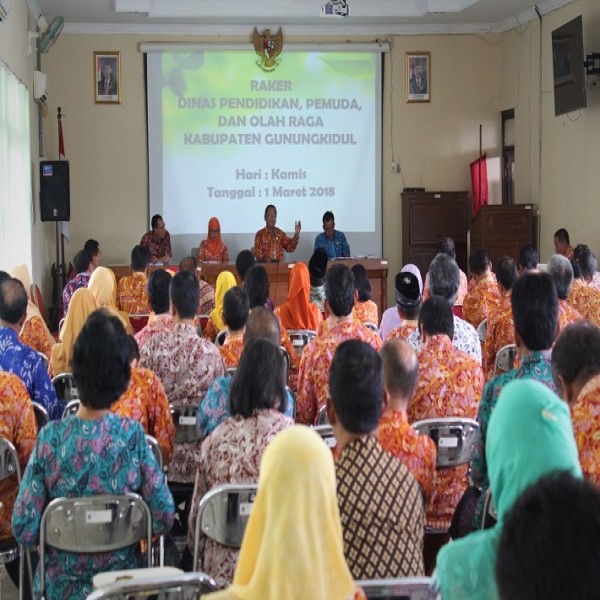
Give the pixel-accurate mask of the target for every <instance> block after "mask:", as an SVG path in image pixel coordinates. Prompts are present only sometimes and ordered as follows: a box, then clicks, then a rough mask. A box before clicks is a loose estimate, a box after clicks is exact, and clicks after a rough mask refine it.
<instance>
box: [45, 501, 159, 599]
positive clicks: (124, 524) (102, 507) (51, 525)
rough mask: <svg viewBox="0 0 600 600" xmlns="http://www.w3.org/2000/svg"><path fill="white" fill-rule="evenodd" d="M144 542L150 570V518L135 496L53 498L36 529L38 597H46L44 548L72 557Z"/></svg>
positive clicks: (144, 504)
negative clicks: (38, 570) (38, 554)
mask: <svg viewBox="0 0 600 600" xmlns="http://www.w3.org/2000/svg"><path fill="white" fill-rule="evenodd" d="M143 539H146V555H147V557H146V558H147V565H148V567H151V566H152V516H151V514H150V509H149V508H148V505H147V504H146V503H145V502H144V500H143V499H142V497H141V496H138V495H137V494H131V493H128V494H122V495H116V496H110V495H100V496H88V497H85V498H57V499H55V500H52V502H50V504H48V506H46V508H45V510H44V513H43V515H42V521H41V525H40V544H39V552H40V594H41V598H42V600H44V598H45V593H46V581H45V575H46V572H45V571H46V569H45V566H46V565H45V558H46V556H45V554H46V546H47V545H48V546H52V547H53V548H56V549H57V550H62V551H64V552H76V553H83V552H85V553H92V554H93V553H96V552H112V551H113V550H118V549H120V548H125V547H127V546H131V545H133V544H136V543H139V542H140V541H141V540H143Z"/></svg>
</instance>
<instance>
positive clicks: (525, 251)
mask: <svg viewBox="0 0 600 600" xmlns="http://www.w3.org/2000/svg"><path fill="white" fill-rule="evenodd" d="M538 261H539V259H538V253H537V250H536V249H535V246H533V245H531V244H527V245H526V246H523V247H522V248H521V251H520V252H519V277H521V276H522V275H525V273H529V272H530V271H535V272H537V270H538V268H537V266H538Z"/></svg>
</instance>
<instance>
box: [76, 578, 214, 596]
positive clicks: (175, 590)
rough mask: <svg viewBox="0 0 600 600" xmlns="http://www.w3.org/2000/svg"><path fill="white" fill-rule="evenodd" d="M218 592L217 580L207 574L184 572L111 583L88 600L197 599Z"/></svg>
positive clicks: (92, 594) (93, 593)
mask: <svg viewBox="0 0 600 600" xmlns="http://www.w3.org/2000/svg"><path fill="white" fill-rule="evenodd" d="M217 589H218V587H217V584H216V582H215V580H214V579H212V578H211V577H210V576H208V575H206V574H204V573H181V574H179V575H165V576H160V577H156V576H154V577H148V578H145V577H144V578H139V579H138V578H136V579H130V580H127V581H119V582H117V583H111V584H110V585H107V586H105V587H102V588H100V589H98V590H96V591H95V592H92V593H91V594H90V595H89V596H88V600H134V599H135V598H169V600H197V599H199V598H200V597H201V596H202V594H209V593H210V592H215V591H216V590H217Z"/></svg>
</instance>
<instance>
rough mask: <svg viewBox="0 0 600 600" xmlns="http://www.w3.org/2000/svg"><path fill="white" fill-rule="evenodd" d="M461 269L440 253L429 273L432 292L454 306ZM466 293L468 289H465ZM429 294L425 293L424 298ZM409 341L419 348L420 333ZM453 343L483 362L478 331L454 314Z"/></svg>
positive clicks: (411, 336) (452, 260) (433, 261)
mask: <svg viewBox="0 0 600 600" xmlns="http://www.w3.org/2000/svg"><path fill="white" fill-rule="evenodd" d="M460 273H462V271H460V269H459V268H458V265H457V264H456V261H455V260H454V259H453V258H451V257H450V256H448V255H447V254H445V253H440V254H438V255H437V256H436V257H435V258H434V259H433V260H432V261H431V265H430V266H429V272H428V273H427V275H428V277H429V281H430V285H431V294H432V295H435V296H441V297H442V298H444V299H445V300H446V301H447V302H448V304H449V305H450V306H454V305H455V304H456V303H457V301H456V298H457V294H458V289H459V282H460V277H459V275H460ZM465 294H466V291H465ZM426 298H427V296H426V295H425V293H423V299H424V300H425V299H426ZM407 341H408V343H409V344H410V345H411V346H412V347H413V348H414V349H415V350H418V348H419V343H420V333H419V332H418V331H415V332H414V333H412V334H411V335H410V336H409V338H408V340H407ZM452 345H453V346H454V348H456V349H458V350H462V351H463V352H468V353H469V354H470V355H471V356H473V358H474V359H475V360H476V361H477V362H478V363H479V364H481V342H480V341H479V336H478V335H477V331H475V328H474V327H473V325H471V324H470V323H467V322H466V321H465V320H464V319H461V318H460V317H457V316H456V315H454V337H453V338H452Z"/></svg>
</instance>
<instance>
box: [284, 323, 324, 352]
mask: <svg viewBox="0 0 600 600" xmlns="http://www.w3.org/2000/svg"><path fill="white" fill-rule="evenodd" d="M288 335H289V336H290V340H292V345H293V346H294V348H295V349H296V352H298V354H302V351H303V350H304V347H305V346H306V344H308V342H310V340H313V339H314V338H315V337H317V332H316V331H313V330H312V329H288Z"/></svg>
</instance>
